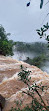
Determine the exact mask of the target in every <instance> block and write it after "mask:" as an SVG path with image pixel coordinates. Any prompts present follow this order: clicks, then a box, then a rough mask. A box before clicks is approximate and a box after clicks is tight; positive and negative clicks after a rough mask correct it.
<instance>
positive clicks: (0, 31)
mask: <svg viewBox="0 0 49 111" xmlns="http://www.w3.org/2000/svg"><path fill="white" fill-rule="evenodd" d="M9 35H10V33H6V31H5V29H4V28H3V26H2V25H0V55H4V56H6V55H13V45H14V42H13V41H12V40H11V41H10V40H8V36H9Z"/></svg>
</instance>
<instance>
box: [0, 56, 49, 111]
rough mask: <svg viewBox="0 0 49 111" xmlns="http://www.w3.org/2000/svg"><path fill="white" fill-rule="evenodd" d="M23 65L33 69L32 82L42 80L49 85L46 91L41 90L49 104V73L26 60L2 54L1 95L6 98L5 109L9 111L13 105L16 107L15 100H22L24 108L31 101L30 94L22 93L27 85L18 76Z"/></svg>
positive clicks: (0, 62)
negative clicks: (18, 59) (14, 58)
mask: <svg viewBox="0 0 49 111" xmlns="http://www.w3.org/2000/svg"><path fill="white" fill-rule="evenodd" d="M21 65H23V67H24V68H27V70H30V71H31V73H30V76H31V84H33V83H36V84H40V83H41V82H42V84H43V85H44V86H47V88H46V89H45V90H44V92H41V95H42V98H43V99H44V101H45V102H46V104H47V105H49V74H47V73H46V72H43V71H42V70H41V69H39V68H37V67H35V66H33V65H32V66H31V65H29V64H27V63H25V62H22V61H17V60H13V59H12V58H10V57H4V56H0V95H2V96H3V97H4V98H5V100H6V102H5V107H4V109H3V111H9V110H10V109H11V107H16V105H15V101H17V100H19V101H22V108H23V107H24V106H26V104H30V102H31V98H30V97H29V96H27V95H26V94H24V96H23V95H22V90H27V86H26V85H25V84H24V83H23V82H22V81H20V80H19V78H18V73H19V72H20V71H21V68H20V66H21Z"/></svg>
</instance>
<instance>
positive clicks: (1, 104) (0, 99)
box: [0, 94, 5, 110]
mask: <svg viewBox="0 0 49 111" xmlns="http://www.w3.org/2000/svg"><path fill="white" fill-rule="evenodd" d="M4 106H5V98H4V97H3V96H2V95H1V94H0V109H1V110H2V109H3V108H4Z"/></svg>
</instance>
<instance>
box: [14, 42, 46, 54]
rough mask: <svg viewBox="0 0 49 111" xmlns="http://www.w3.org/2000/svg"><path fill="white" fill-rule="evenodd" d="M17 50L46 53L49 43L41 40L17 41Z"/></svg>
mask: <svg viewBox="0 0 49 111" xmlns="http://www.w3.org/2000/svg"><path fill="white" fill-rule="evenodd" d="M15 51H18V52H20V53H22V52H30V54H31V53H36V54H42V53H46V52H47V51H48V48H47V44H46V43H41V42H35V43H25V42H16V45H15Z"/></svg>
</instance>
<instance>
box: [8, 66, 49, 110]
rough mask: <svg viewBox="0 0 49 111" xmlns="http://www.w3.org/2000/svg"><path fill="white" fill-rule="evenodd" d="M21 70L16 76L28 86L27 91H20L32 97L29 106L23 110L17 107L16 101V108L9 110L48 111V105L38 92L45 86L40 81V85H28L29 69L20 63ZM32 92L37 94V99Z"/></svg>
mask: <svg viewBox="0 0 49 111" xmlns="http://www.w3.org/2000/svg"><path fill="white" fill-rule="evenodd" d="M21 70H22V71H21V72H20V73H19V74H18V76H19V77H20V80H21V81H23V82H24V83H25V84H26V85H27V87H28V89H27V91H22V94H27V95H28V96H30V97H31V98H32V102H31V103H30V107H29V106H27V107H25V108H24V109H23V110H20V109H19V102H18V104H17V105H18V108H17V107H16V108H12V109H11V110H10V111H49V108H48V106H47V105H46V103H45V102H44V100H43V98H42V96H41V94H40V91H42V92H43V91H44V89H45V88H47V86H43V85H42V83H41V84H40V85H37V84H36V83H34V84H32V85H30V80H31V77H29V75H30V71H29V70H28V71H26V70H25V69H24V68H23V66H22V65H21ZM34 94H37V95H38V96H39V99H37V98H36V97H35V95H34ZM39 100H40V101H39Z"/></svg>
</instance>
